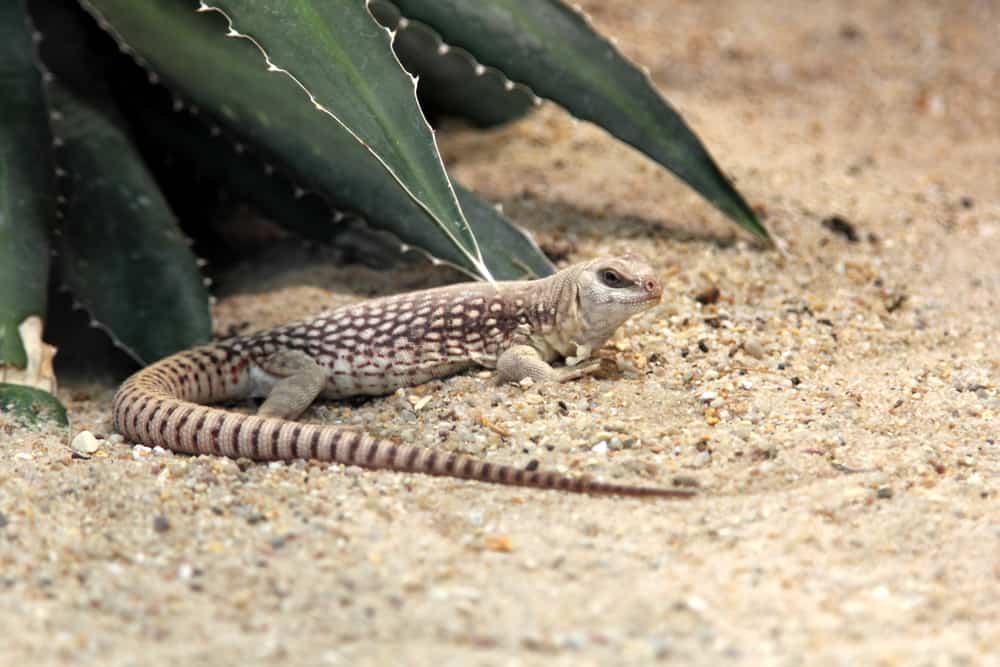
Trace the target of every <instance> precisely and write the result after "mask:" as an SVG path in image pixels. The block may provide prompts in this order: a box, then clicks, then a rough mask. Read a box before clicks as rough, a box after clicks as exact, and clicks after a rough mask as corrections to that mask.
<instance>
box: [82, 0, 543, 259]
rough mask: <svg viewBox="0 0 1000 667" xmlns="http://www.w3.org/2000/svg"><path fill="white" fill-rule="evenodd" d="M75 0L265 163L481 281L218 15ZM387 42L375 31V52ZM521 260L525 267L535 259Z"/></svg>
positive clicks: (380, 171) (340, 132)
mask: <svg viewBox="0 0 1000 667" xmlns="http://www.w3.org/2000/svg"><path fill="white" fill-rule="evenodd" d="M81 2H82V4H83V6H84V8H85V9H88V11H90V12H91V13H92V14H93V15H95V17H97V19H98V22H99V23H100V24H101V25H102V27H104V28H106V29H108V30H110V31H112V32H113V34H114V35H115V36H116V38H117V39H118V40H119V43H120V45H121V46H122V48H123V49H125V50H127V51H129V52H131V53H133V54H134V56H135V57H136V60H137V61H138V62H139V63H140V64H142V65H144V66H145V67H147V68H149V69H150V70H151V71H152V72H155V74H156V76H157V77H159V79H161V80H163V81H164V82H165V83H166V84H167V85H168V86H169V87H170V88H171V89H172V90H174V91H176V92H177V93H178V94H180V95H183V96H184V97H185V98H187V100H188V101H189V102H191V103H194V104H196V105H197V106H198V108H199V109H201V110H204V111H208V112H210V113H211V115H212V116H213V117H215V118H218V119H220V120H221V122H223V123H224V124H225V125H226V126H228V127H229V128H230V129H232V130H233V131H234V132H235V133H236V134H238V135H240V136H243V137H246V138H247V139H248V140H249V142H251V143H252V144H253V145H254V147H255V148H257V149H259V150H260V151H261V154H262V157H263V158H264V159H265V160H267V161H271V162H274V163H275V164H276V165H280V166H282V167H283V168H285V169H286V170H287V171H288V173H290V174H291V175H292V176H293V177H294V179H295V180H296V181H297V182H298V183H299V184H300V186H301V187H303V188H305V189H307V190H311V191H315V192H317V193H319V194H321V195H322V196H324V197H325V198H327V199H328V200H330V201H332V202H336V204H337V205H338V206H343V207H344V208H349V209H351V210H353V211H356V212H357V213H358V214H360V215H361V216H362V217H364V219H365V220H367V221H368V222H369V223H370V224H371V225H372V226H374V227H378V228H380V229H385V230H387V231H389V232H391V233H392V234H394V235H395V236H396V237H397V238H399V239H400V240H401V241H403V242H404V243H407V244H410V245H412V246H414V247H417V248H422V249H424V250H425V251H427V252H429V253H430V254H431V255H433V256H434V257H436V258H438V259H440V260H442V261H445V262H448V263H450V264H453V265H455V266H457V267H459V268H463V269H464V270H466V271H468V272H470V273H471V274H473V275H476V274H477V273H478V274H479V275H482V273H483V272H482V271H479V270H478V269H477V267H476V266H475V264H474V263H473V262H472V261H471V260H470V258H469V254H468V253H467V252H465V251H463V250H461V249H459V247H458V246H457V245H456V244H455V242H454V237H453V236H452V235H449V234H447V233H445V231H444V230H443V229H442V227H441V226H440V225H435V224H429V222H428V221H429V218H428V214H427V212H426V210H425V209H423V208H422V207H421V206H420V205H419V204H417V203H416V202H415V201H414V199H413V198H412V197H410V196H409V195H408V194H407V193H406V192H405V191H404V190H403V188H401V187H399V184H398V183H397V182H396V181H395V180H394V179H393V178H392V177H391V176H389V174H388V172H387V171H386V170H385V168H384V166H383V165H382V163H381V162H379V161H378V160H377V159H376V158H375V157H374V156H373V155H372V153H371V152H370V151H369V150H368V149H367V148H365V147H364V146H362V145H361V143H360V142H359V141H357V139H356V138H355V137H354V136H352V135H351V134H350V133H349V132H347V130H345V129H344V128H343V126H341V125H340V124H338V123H336V122H333V121H332V119H331V118H330V117H329V116H327V115H325V114H323V113H320V112H318V111H317V110H316V108H315V107H314V106H313V105H312V104H310V103H309V102H308V99H307V98H306V97H305V95H304V93H303V92H302V89H301V88H300V87H299V86H298V84H296V83H295V82H294V81H293V80H292V79H291V78H289V77H288V76H285V75H279V74H276V73H273V72H268V71H267V69H266V68H265V67H264V66H263V63H262V58H261V54H260V51H259V50H258V49H257V47H255V46H254V45H253V44H251V43H250V42H248V41H247V40H244V39H224V38H223V37H222V35H224V34H225V31H226V22H225V21H224V20H221V17H219V16H216V15H214V14H211V13H209V14H203V15H198V14H195V12H194V11H193V7H194V5H193V4H192V3H191V2H187V1H183V0H147V1H145V2H141V3H140V2H134V1H133V0H81ZM333 4H336V5H337V6H340V5H341V4H343V3H333ZM348 4H350V5H354V4H355V3H354V2H351V3H348ZM367 20H368V21H369V22H372V23H373V24H374V22H373V19H371V18H370V17H368V18H367ZM279 23H280V22H279ZM376 30H379V28H377V27H376ZM386 41H387V39H386V38H385V37H384V35H383V46H384V43H385V42H386ZM390 58H391V55H390ZM321 65H322V66H323V67H327V65H326V64H324V63H321ZM395 67H396V69H397V70H399V69H400V68H399V66H398V65H396V66H395ZM391 76H392V77H396V76H403V77H405V76H406V75H405V73H404V74H392V75H391ZM373 81H374V82H376V83H377V82H378V81H379V79H378V78H376V79H373ZM392 85H395V84H392ZM408 85H409V86H410V89H409V93H408V94H409V96H410V98H412V95H413V92H412V84H408ZM411 101H412V100H411ZM422 122H423V121H422V120H421V123H422ZM520 259H521V260H522V261H523V263H525V264H527V265H529V266H530V265H532V264H533V263H534V262H535V261H536V259H537V258H536V259H531V260H530V261H529V260H528V259H526V258H523V257H521V258H520Z"/></svg>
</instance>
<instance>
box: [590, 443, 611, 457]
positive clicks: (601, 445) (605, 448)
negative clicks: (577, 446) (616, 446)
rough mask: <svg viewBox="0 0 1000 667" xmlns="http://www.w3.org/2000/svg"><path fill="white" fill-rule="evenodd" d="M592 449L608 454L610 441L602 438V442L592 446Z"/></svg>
mask: <svg viewBox="0 0 1000 667" xmlns="http://www.w3.org/2000/svg"><path fill="white" fill-rule="evenodd" d="M590 451H592V452H594V453H595V454H607V453H608V443H607V442H605V441H603V440H602V441H601V442H599V443H597V444H596V445H594V446H593V447H591V448H590Z"/></svg>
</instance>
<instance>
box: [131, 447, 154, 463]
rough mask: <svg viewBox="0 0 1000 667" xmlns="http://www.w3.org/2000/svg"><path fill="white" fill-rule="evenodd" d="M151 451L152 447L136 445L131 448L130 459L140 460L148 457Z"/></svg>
mask: <svg viewBox="0 0 1000 667" xmlns="http://www.w3.org/2000/svg"><path fill="white" fill-rule="evenodd" d="M152 453H153V448H152V447H147V446H146V445H136V446H135V447H133V448H132V460H134V461H142V460H143V459H148V458H149V457H150V456H151V455H152Z"/></svg>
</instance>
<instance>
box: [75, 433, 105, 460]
mask: <svg viewBox="0 0 1000 667" xmlns="http://www.w3.org/2000/svg"><path fill="white" fill-rule="evenodd" d="M69 448H70V449H72V450H73V451H74V452H77V453H78V454H84V455H86V456H90V455H91V454H93V453H94V452H96V451H97V450H98V449H100V448H101V441H100V440H98V439H97V436H95V435H94V434H93V433H91V432H90V431H80V432H79V433H77V434H76V437H74V438H73V440H72V441H71V442H70V443H69Z"/></svg>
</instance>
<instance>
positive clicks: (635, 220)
mask: <svg viewBox="0 0 1000 667" xmlns="http://www.w3.org/2000/svg"><path fill="white" fill-rule="evenodd" d="M496 201H497V202H498V203H500V204H501V205H502V206H503V211H504V213H505V215H507V216H508V217H509V218H510V219H512V220H513V221H514V222H515V224H517V225H518V226H521V227H523V228H525V229H526V230H527V231H529V232H531V233H532V234H533V235H534V236H535V237H536V239H537V240H538V242H539V246H540V247H541V249H542V251H543V252H545V254H546V255H547V256H548V257H549V259H551V260H553V261H556V262H559V261H562V260H565V259H569V258H570V255H571V254H572V252H573V250H574V248H573V246H572V244H571V243H569V242H567V241H561V240H559V238H558V237H560V236H562V235H563V234H564V230H565V229H566V228H567V227H568V228H570V229H572V230H573V231H576V232H578V233H580V234H581V235H587V236H593V237H594V238H599V239H609V240H610V239H614V240H619V241H628V240H639V239H662V240H669V241H675V242H678V243H684V244H699V245H713V246H715V247H717V248H730V247H732V246H734V245H736V244H737V243H739V242H741V241H745V242H746V243H747V244H748V245H749V246H750V248H752V249H754V250H764V249H765V248H766V246H765V244H764V243H762V242H760V241H758V240H757V239H755V238H753V237H751V236H750V235H749V234H748V233H746V232H743V231H741V230H739V229H737V228H736V227H735V226H734V225H732V224H729V225H728V227H724V226H723V225H725V224H726V223H725V222H722V221H719V222H715V221H711V222H709V223H708V224H701V225H699V226H696V225H695V223H684V222H681V221H678V220H676V219H673V218H669V217H666V216H665V217H663V218H648V217H644V216H640V215H634V214H621V215H608V214H607V213H604V212H602V211H599V210H595V209H592V208H587V207H582V206H577V205H574V204H571V203H568V202H564V201H546V200H543V199H537V198H534V197H525V196H518V197H509V198H499V199H497V200H496Z"/></svg>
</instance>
